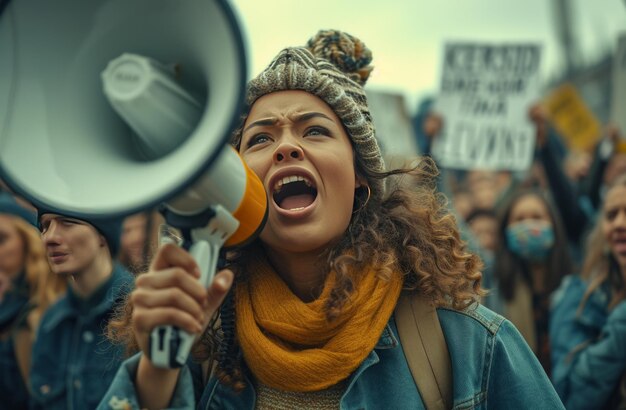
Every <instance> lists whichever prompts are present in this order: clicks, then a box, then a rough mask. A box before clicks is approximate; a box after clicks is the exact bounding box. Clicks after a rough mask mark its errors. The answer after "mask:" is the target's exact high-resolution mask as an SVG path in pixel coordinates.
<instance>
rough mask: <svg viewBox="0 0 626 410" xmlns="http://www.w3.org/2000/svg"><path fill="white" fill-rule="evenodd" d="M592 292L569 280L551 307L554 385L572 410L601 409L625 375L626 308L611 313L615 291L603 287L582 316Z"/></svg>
mask: <svg viewBox="0 0 626 410" xmlns="http://www.w3.org/2000/svg"><path fill="white" fill-rule="evenodd" d="M587 286H588V283H586V282H585V281H583V280H582V279H580V277H578V276H569V277H566V278H565V279H564V280H563V283H562V284H561V286H560V287H559V289H558V290H557V291H556V292H555V294H554V296H553V301H552V314H551V318H550V340H551V344H552V364H553V370H552V379H553V382H554V386H555V388H556V390H557V392H558V393H559V395H560V396H561V399H563V403H565V406H566V408H568V409H589V408H602V407H603V406H605V405H606V404H607V402H608V401H609V400H610V399H611V395H612V394H613V392H614V391H615V389H616V387H617V385H618V383H619V380H620V379H621V377H622V376H623V375H624V374H625V372H626V302H624V301H623V302H621V303H620V304H618V305H617V306H616V307H615V308H614V309H613V310H612V311H609V310H608V304H609V301H610V296H611V295H610V291H609V289H608V288H607V287H603V286H600V287H598V288H597V289H596V290H595V291H594V292H593V293H592V294H591V295H590V296H589V298H588V300H587V302H586V303H585V306H584V309H583V310H582V312H581V314H580V315H578V314H577V311H578V307H579V305H580V302H581V300H582V298H583V295H584V294H585V291H586V289H587Z"/></svg>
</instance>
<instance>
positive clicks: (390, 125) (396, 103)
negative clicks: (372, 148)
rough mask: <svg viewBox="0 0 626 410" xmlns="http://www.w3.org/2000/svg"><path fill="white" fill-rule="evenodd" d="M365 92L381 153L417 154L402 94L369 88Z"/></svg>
mask: <svg viewBox="0 0 626 410" xmlns="http://www.w3.org/2000/svg"><path fill="white" fill-rule="evenodd" d="M366 93H367V101H368V106H369V109H370V113H371V114H372V119H373V120H374V127H375V128H376V138H377V139H378V144H379V145H380V149H381V151H382V152H383V155H385V156H399V155H402V156H407V157H415V156H417V155H418V153H419V150H418V148H417V142H416V140H415V132H414V131H413V124H412V123H411V117H410V116H409V114H408V112H407V109H406V101H405V98H404V95H403V94H400V93H394V92H391V91H389V92H388V91H378V90H370V89H368V90H367V91H366Z"/></svg>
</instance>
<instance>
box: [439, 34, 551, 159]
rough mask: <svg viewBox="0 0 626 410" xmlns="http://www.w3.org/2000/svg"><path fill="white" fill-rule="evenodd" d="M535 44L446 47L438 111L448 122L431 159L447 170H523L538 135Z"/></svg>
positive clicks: (537, 48) (538, 54) (538, 51)
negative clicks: (532, 111) (532, 112)
mask: <svg viewBox="0 0 626 410" xmlns="http://www.w3.org/2000/svg"><path fill="white" fill-rule="evenodd" d="M540 60H541V47H540V46H539V45H536V44H500V45H492V44H478V43H450V44H446V46H445V51H444V60H443V73H442V78H441V87H440V94H439V95H438V97H437V102H436V105H435V111H436V112H438V113H439V114H440V115H441V116H442V117H443V120H444V127H443V130H442V133H441V135H439V136H438V137H437V138H436V139H435V143H434V145H433V154H434V155H435V157H436V158H437V161H438V162H439V163H440V164H441V165H442V166H444V167H448V168H457V169H491V170H498V169H508V170H515V171H519V170H525V169H528V167H529V166H530V164H531V162H532V156H533V150H534V144H535V131H534V129H533V125H532V124H531V122H530V121H529V119H528V110H529V108H530V106H531V104H533V103H534V102H536V101H537V99H538V98H539V94H540V90H539V64H540Z"/></svg>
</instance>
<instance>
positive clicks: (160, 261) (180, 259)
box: [150, 243, 200, 278]
mask: <svg viewBox="0 0 626 410" xmlns="http://www.w3.org/2000/svg"><path fill="white" fill-rule="evenodd" d="M172 267H179V268H181V269H184V270H185V271H187V272H189V273H190V274H191V275H193V276H195V277H196V278H199V277H200V269H199V268H198V264H197V263H196V261H195V260H194V259H193V257H192V256H191V255H190V254H189V252H187V251H186V250H184V249H183V248H181V247H179V246H176V245H174V244H171V243H169V244H165V245H162V246H161V247H160V248H159V250H158V251H157V254H156V255H155V256H154V259H153V260H152V263H151V264H150V270H151V271H153V272H155V271H159V270H164V269H168V268H172Z"/></svg>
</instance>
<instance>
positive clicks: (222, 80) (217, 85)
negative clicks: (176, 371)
mask: <svg viewBox="0 0 626 410" xmlns="http://www.w3.org/2000/svg"><path fill="white" fill-rule="evenodd" d="M245 57H246V51H245V47H244V41H243V36H242V33H241V31H240V28H239V25H238V23H237V19H236V16H235V13H234V10H233V9H232V8H231V7H230V5H229V4H228V2H227V1H226V0H90V1H82V0H55V1H47V0H12V1H11V2H10V3H9V4H8V6H7V7H6V8H5V9H4V11H3V13H2V15H1V16H0V178H1V179H3V180H4V181H5V182H6V183H7V184H8V185H9V186H10V187H11V188H12V189H14V190H15V191H16V193H18V194H19V195H22V196H24V197H25V198H27V199H28V200H30V201H31V202H32V203H33V204H34V205H35V206H39V207H45V208H46V209H51V210H52V211H53V212H54V211H55V210H56V211H57V212H58V213H61V214H65V215H69V216H74V217H76V218H79V219H92V218H112V217H122V216H126V215H129V214H132V213H135V212H138V211H140V210H143V209H146V208H150V207H153V206H156V205H158V204H165V209H166V219H167V220H168V223H170V224H172V225H174V226H176V227H178V228H181V229H182V230H183V231H184V232H186V233H187V236H188V239H190V242H191V243H193V245H192V246H191V249H190V251H191V254H192V255H193V256H194V257H195V258H196V260H197V261H198V264H199V266H200V268H201V270H202V279H201V280H202V281H203V282H204V283H205V284H206V285H208V284H209V283H210V281H211V280H212V274H213V273H214V272H215V269H216V264H217V259H218V255H219V250H220V249H221V248H222V246H237V245H241V244H244V243H246V242H247V241H249V240H251V238H254V236H255V235H256V234H257V233H258V232H260V230H261V229H262V227H263V224H264V221H265V219H266V217H267V198H266V194H265V191H264V189H263V186H262V183H261V182H260V181H259V179H258V178H257V177H256V176H255V175H254V173H253V172H251V171H250V170H249V169H248V168H247V167H246V165H245V163H244V162H243V161H242V159H241V158H240V157H239V155H238V154H237V153H236V152H235V151H234V150H233V149H232V148H230V147H226V146H225V145H226V142H227V140H228V138H229V136H230V134H231V131H232V130H233V129H234V128H235V127H236V125H237V124H238V121H239V116H240V113H241V107H242V104H243V99H244V94H245V85H246V76H247V64H246V58H245ZM193 340H194V336H193V335H189V334H187V333H185V332H183V331H181V330H179V329H175V328H172V327H163V328H159V329H155V331H154V332H153V334H152V339H151V348H150V349H151V351H150V355H151V359H152V361H153V362H154V363H155V365H157V366H161V367H177V366H181V365H183V364H184V363H185V361H186V359H187V355H188V353H189V349H190V347H191V345H192V343H193Z"/></svg>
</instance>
